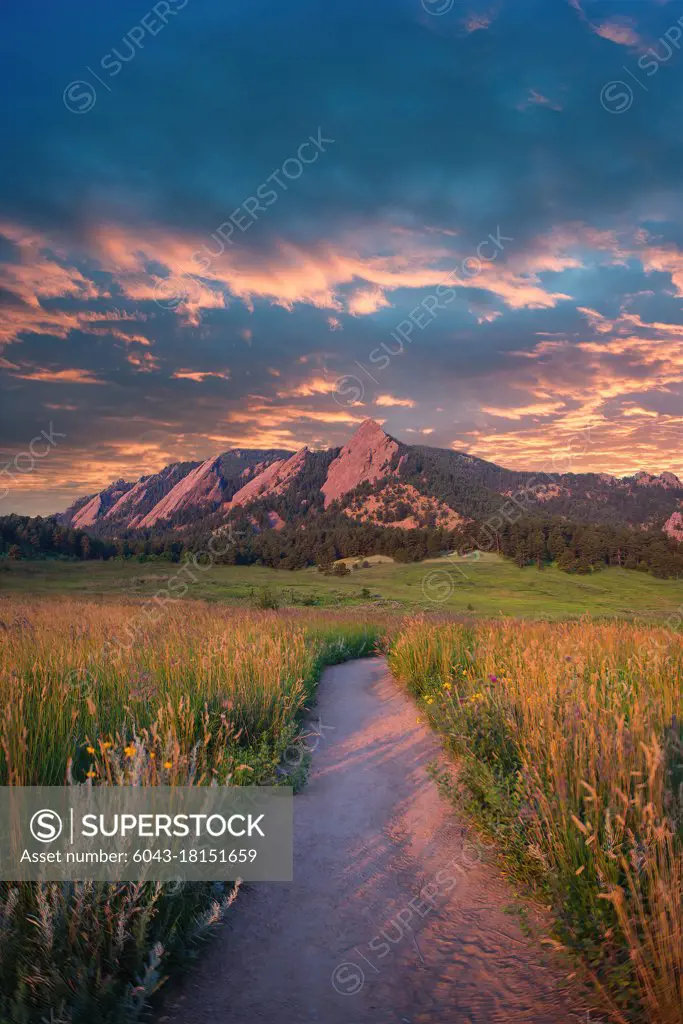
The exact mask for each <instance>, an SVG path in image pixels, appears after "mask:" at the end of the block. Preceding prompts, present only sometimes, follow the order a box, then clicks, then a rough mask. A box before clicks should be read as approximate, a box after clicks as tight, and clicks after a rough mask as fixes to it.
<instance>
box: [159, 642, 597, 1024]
mask: <svg viewBox="0 0 683 1024" xmlns="http://www.w3.org/2000/svg"><path fill="white" fill-rule="evenodd" d="M318 716H319V717H320V721H321V723H322V729H320V730H319V731H320V732H322V737H321V739H320V742H319V746H318V748H317V750H316V752H315V753H314V755H313V765H312V771H311V777H310V780H309V782H308V784H307V786H306V787H305V789H304V790H303V792H302V793H301V794H299V796H297V797H296V798H295V801H294V813H295V851H294V871H295V878H294V882H293V883H291V884H282V883H277V884H275V883H271V884H266V883H259V884H258V885H256V886H255V887H253V888H252V889H250V891H248V892H246V893H244V892H243V893H242V894H241V895H240V898H239V900H238V902H237V904H235V906H234V908H233V910H232V911H231V912H229V919H228V923H227V924H226V926H225V928H224V929H223V930H222V931H221V932H220V933H219V936H218V937H217V938H216V939H215V940H214V942H213V943H212V944H211V945H210V946H209V948H208V949H207V951H206V953H205V954H204V955H203V957H202V959H201V961H200V963H199V964H198V966H197V968H196V969H195V970H194V971H193V972H192V973H191V975H190V976H189V977H188V979H187V980H186V981H185V983H184V985H183V986H182V987H181V988H180V990H179V991H176V993H175V995H174V997H173V999H172V1000H171V1005H167V1006H166V1008H165V1009H164V1011H162V1015H161V1020H163V1021H169V1022H173V1024H181V1022H183V1024H188V1022H191V1024H314V1022H315V1024H369V1022H372V1024H494V1022H495V1024H564V1022H567V1024H569V1022H572V1021H597V1020H598V1019H599V1018H598V1017H597V1016H593V1017H591V1016H590V1013H589V1012H588V1011H587V1010H586V1006H587V1003H586V1001H585V996H578V997H577V996H576V994H575V992H574V994H572V993H571V992H570V990H569V989H568V988H567V983H566V982H565V980H564V975H565V974H566V971H564V972H563V970H562V968H561V967H560V966H558V963H557V961H554V960H552V961H551V955H550V954H549V953H547V952H546V951H545V950H546V947H540V946H539V945H538V944H536V943H535V942H534V941H532V940H531V939H529V938H527V937H526V936H525V934H524V933H523V930H522V929H521V928H520V924H519V917H518V915H515V914H512V915H511V914H510V913H509V912H508V913H506V912H505V908H506V907H508V908H509V907H510V905H511V904H512V903H513V900H514V896H513V894H512V892H511V890H510V888H509V887H508V886H507V884H506V883H505V881H504V880H503V879H501V877H500V874H499V873H498V872H497V871H496V870H495V869H494V868H493V867H492V866H490V865H489V864H487V863H486V862H485V860H484V861H483V862H482V860H481V848H480V847H479V846H478V845H477V844H476V843H473V842H471V841H470V840H468V839H467V834H466V829H465V828H464V827H462V825H461V823H459V822H458V821H457V820H456V819H455V817H454V814H453V810H452V808H451V807H450V806H449V805H448V803H447V802H446V801H444V800H443V799H442V797H441V796H440V795H439V793H438V790H437V788H436V785H435V784H434V782H433V781H432V780H431V778H430V776H429V775H428V773H427V771H426V770H425V766H426V765H427V764H428V763H429V762H430V761H433V760H434V759H435V758H436V757H438V756H439V755H440V746H439V742H438V740H437V738H436V737H435V736H434V734H433V733H432V732H431V731H430V730H429V728H428V727H427V726H426V725H425V724H424V723H423V722H422V721H421V720H420V719H419V717H418V713H417V711H416V708H415V705H414V704H413V703H412V701H411V700H410V699H409V698H408V697H407V696H406V695H405V694H403V693H402V692H401V691H400V690H399V689H398V687H397V686H396V684H395V683H394V681H393V680H392V678H391V676H390V675H389V673H388V671H387V668H386V664H385V663H384V662H383V661H382V660H379V659H370V658H367V659H364V660H362V661H354V662H351V663H347V664H346V665H340V666H337V667H335V668H331V669H328V670H327V671H326V672H325V674H324V676H323V679H322V681H321V684H320V688H319V691H318V704H317V707H316V714H315V718H316V720H317V718H318Z"/></svg>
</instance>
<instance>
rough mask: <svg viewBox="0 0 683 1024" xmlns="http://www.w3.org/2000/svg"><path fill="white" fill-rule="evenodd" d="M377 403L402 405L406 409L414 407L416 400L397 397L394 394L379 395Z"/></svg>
mask: <svg viewBox="0 0 683 1024" xmlns="http://www.w3.org/2000/svg"><path fill="white" fill-rule="evenodd" d="M375 405H386V406H392V405H396V406H402V407H403V408H405V409H414V408H415V402H414V401H413V399H412V398H396V397H395V396H394V395H377V398H376V399H375Z"/></svg>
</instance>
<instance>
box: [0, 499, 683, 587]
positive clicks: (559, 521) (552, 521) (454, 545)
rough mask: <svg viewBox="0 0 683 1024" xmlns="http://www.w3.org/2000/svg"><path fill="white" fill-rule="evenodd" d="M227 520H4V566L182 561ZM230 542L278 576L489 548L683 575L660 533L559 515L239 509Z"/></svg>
mask: <svg viewBox="0 0 683 1024" xmlns="http://www.w3.org/2000/svg"><path fill="white" fill-rule="evenodd" d="M219 525H221V526H224V525H225V520H224V519H219V518H218V517H217V519H216V522H215V523H212V522H210V521H208V522H207V521H206V520H204V521H201V522H200V523H198V524H197V525H195V526H192V525H188V526H187V527H185V528H183V529H182V530H174V531H171V530H168V529H166V530H164V529H163V528H159V529H157V530H149V531H145V532H135V531H128V532H127V533H124V534H123V535H122V536H120V537H116V538H102V537H98V536H94V535H92V534H90V533H88V532H87V531H85V530H78V529H73V528H71V527H67V526H64V525H62V524H60V523H59V521H58V520H57V519H56V518H55V517H52V516H49V517H41V516H36V517H29V516H19V515H9V516H2V517H0V560H9V561H16V560H20V559H40V558H43V559H44V558H66V559H76V560H92V559H100V560H109V559H112V558H116V559H137V560H138V561H141V562H145V561H150V560H151V561H156V560H164V561H171V562H178V561H180V559H181V558H182V557H183V555H184V554H185V552H191V551H195V552H196V551H203V550H206V548H207V544H208V541H209V539H210V537H211V532H212V530H213V529H216V528H218V526H219ZM230 525H231V530H232V534H231V536H232V543H230V544H228V545H225V544H223V545H222V548H224V549H225V550H224V553H223V554H222V555H221V556H220V558H219V559H218V561H219V562H220V563H222V564H226V565H252V564H258V565H265V566H269V567H271V568H275V569H303V568H305V567H306V566H309V565H316V564H317V565H318V566H320V567H321V568H323V570H326V569H327V568H329V566H331V565H333V564H334V563H335V562H336V561H338V560H339V559H340V558H353V557H361V558H362V557H365V556H367V555H376V554H382V555H388V556H389V557H390V558H393V559H394V560H395V561H397V562H419V561H422V560H423V559H425V558H431V557H435V556H437V555H439V554H441V553H442V552H447V551H461V552H465V551H469V550H473V549H475V548H483V549H485V550H491V551H495V552H497V553H498V554H500V555H503V556H504V557H506V558H510V559H512V560H513V561H514V562H515V563H516V564H517V565H518V566H520V567H524V566H531V565H535V566H537V567H538V568H539V569H542V568H543V567H544V566H547V565H551V564H554V565H556V566H557V568H559V569H561V570H563V571H565V572H576V573H590V572H595V571H597V570H599V569H602V568H606V567H607V566H620V567H621V568H623V569H634V570H639V571H641V572H650V573H652V574H653V575H654V576H658V577H678V578H681V577H683V545H682V544H679V543H677V542H676V541H675V540H673V539H672V538H669V537H667V536H666V535H665V534H664V533H663V532H662V531H661V530H659V529H652V530H643V529H640V528H633V527H622V526H614V525H611V524H608V523H575V522H571V521H568V520H567V519H564V518H562V517H559V516H557V517H553V516H545V517H535V516H526V517H523V518H521V519H519V520H517V521H516V522H514V523H505V524H504V525H503V526H502V527H501V528H500V529H499V531H498V532H497V533H495V534H491V533H489V532H487V531H486V529H485V527H484V526H482V524H479V523H476V522H472V523H468V524H466V525H461V526H460V527H458V528H457V529H451V530H449V529H445V528H443V527H425V528H420V529H414V530H407V529H400V528H397V527H387V526H378V525H375V524H372V523H362V522H358V521H356V520H353V519H351V518H349V517H348V516H346V515H344V514H343V513H341V512H339V511H337V510H336V509H333V510H332V511H328V512H323V513H320V514H319V515H316V516H313V517H311V518H310V519H307V520H306V522H305V524H302V523H301V521H298V522H293V523H289V524H287V525H285V526H284V527H283V528H282V529H280V530H274V529H268V528H267V526H268V523H267V519H266V518H265V517H260V516H256V517H255V516H253V515H252V514H251V512H246V511H244V510H238V512H237V514H236V515H235V516H234V517H233V519H232V521H231V523H230Z"/></svg>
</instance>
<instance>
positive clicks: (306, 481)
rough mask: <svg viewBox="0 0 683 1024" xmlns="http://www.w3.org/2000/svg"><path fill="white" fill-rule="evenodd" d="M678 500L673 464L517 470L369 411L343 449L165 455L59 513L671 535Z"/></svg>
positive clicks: (100, 529) (213, 524) (677, 521)
mask: <svg viewBox="0 0 683 1024" xmlns="http://www.w3.org/2000/svg"><path fill="white" fill-rule="evenodd" d="M681 508H683V483H681V481H680V480H679V479H678V477H676V476H675V475H674V474H673V473H662V474H660V475H659V476H652V475H651V474H649V473H646V472H644V471H640V472H638V473H636V474H634V475H633V476H629V477H623V478H622V479H618V478H616V477H613V476H610V475H609V474H607V473H562V474H552V475H551V476H546V475H544V474H542V473H536V474H535V473H533V472H526V473H525V472H521V471H519V470H510V469H505V468H504V467H502V466H497V465H495V464H494V463H492V462H487V461H486V460H484V459H479V458H476V457H475V456H473V455H468V454H466V453H465V452H458V451H453V450H451V449H448V448H430V447H428V446H425V445H407V444H404V443H403V442H401V441H398V440H396V439H395V438H393V437H391V436H390V435H389V434H386V433H385V432H384V430H383V429H382V427H381V426H380V425H379V423H377V422H376V421H374V420H370V419H368V420H365V421H364V422H363V423H362V424H361V425H360V427H358V429H357V430H356V432H355V433H354V434H353V435H352V437H351V438H350V439H349V440H348V442H347V443H346V444H345V445H344V446H343V447H342V448H330V449H327V450H312V449H309V448H307V447H304V448H301V449H300V450H299V451H297V452H290V451H283V450H279V449H267V450H264V449H245V448H234V449H230V450H229V451H227V452H223V453H222V454H221V455H216V456H213V457H212V458H210V459H207V460H206V461H205V462H201V463H197V462H178V463H173V464H172V465H170V466H166V467H165V468H164V469H162V470H161V471H160V472H159V473H155V474H152V475H151V476H144V477H140V479H139V480H137V481H136V482H134V483H128V482H126V481H124V480H117V481H116V482H115V483H113V484H111V485H110V486H109V487H106V488H104V490H102V491H100V492H99V493H97V494H94V495H88V496H87V497H85V498H81V499H79V500H78V501H77V502H75V503H74V504H73V505H72V506H71V508H69V509H67V511H66V512H64V513H63V514H62V515H61V516H60V517H59V519H60V521H61V522H62V523H63V524H65V525H69V526H73V527H76V528H78V527H80V528H85V529H88V530H90V531H92V532H93V533H97V534H101V535H103V536H116V535H120V534H122V533H124V532H126V531H130V530H133V531H140V530H145V531H149V530H152V531H159V530H166V529H169V528H170V529H179V530H181V529H183V528H187V527H190V526H192V527H194V526H196V525H197V523H198V522H203V521H204V520H206V523H207V527H208V528H211V529H215V528H217V527H218V526H220V525H221V524H222V523H223V522H226V521H229V520H230V519H234V518H239V517H240V516H242V517H244V516H246V517H247V520H248V521H249V522H251V523H252V524H253V525H254V526H255V527H256V528H257V529H266V530H267V529H268V528H269V527H275V528H276V529H279V528H281V527H282V526H284V525H285V524H291V523H297V522H301V524H302V525H303V524H305V522H306V521H310V520H311V518H312V517H314V516H321V515H323V514H324V513H326V512H329V513H330V514H331V515H339V514H341V515H343V516H346V517H348V518H350V519H355V520H357V521H359V522H365V523H371V524H376V525H382V526H401V527H403V528H406V529H414V528H417V527H425V526H443V527H445V528H448V529H452V528H453V527H455V526H457V525H459V524H462V523H465V522H468V521H472V520H475V521H478V522H482V521H484V522H485V521H487V520H490V522H491V523H492V524H493V525H492V529H496V528H497V527H496V526H495V524H496V522H497V521H498V520H501V522H502V521H503V520H506V521H508V522H511V521H514V520H515V519H518V518H519V517H520V516H521V515H523V514H524V513H527V514H528V513H535V514H539V513H541V514H543V515H552V516H560V517H564V518H566V519H571V520H573V521H577V522H587V523H589V522H590V523H603V524H609V525H612V526H640V527H643V528H656V529H662V528H665V529H666V532H667V533H668V534H669V535H670V536H677V534H678V533H680V532H681V529H682V527H683V518H682V517H681V513H680V509H681ZM501 517H502V519H501Z"/></svg>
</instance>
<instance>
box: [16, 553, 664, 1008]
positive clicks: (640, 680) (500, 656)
mask: <svg viewBox="0 0 683 1024" xmlns="http://www.w3.org/2000/svg"><path fill="white" fill-rule="evenodd" d="M434 565H438V563H434ZM501 566H502V567H503V569H504V570H505V571H506V572H514V573H520V572H521V570H518V569H515V567H514V566H511V565H510V564H509V563H503V562H500V561H498V560H496V559H494V558H490V559H488V560H483V561H482V562H481V563H478V564H477V565H475V566H472V567H468V572H472V575H473V576H474V574H475V573H476V572H480V573H483V574H484V576H480V577H478V579H479V580H480V581H481V580H482V579H483V578H485V574H486V573H487V572H490V573H492V574H494V576H493V578H496V576H495V574H500V571H501ZM74 568H77V569H80V568H81V567H79V566H76V567H74ZM421 568H422V576H424V567H421ZM107 569H108V567H107ZM417 569H418V567H397V566H395V565H394V564H393V563H384V562H383V563H376V564H374V565H372V566H371V567H370V568H369V569H367V570H358V571H357V572H353V571H352V572H351V573H350V574H349V576H345V577H340V578H334V579H333V578H327V577H323V576H321V575H320V574H314V573H310V574H308V575H306V584H305V586H306V587H307V588H312V587H319V588H320V592H321V593H324V592H326V593H328V594H337V595H338V594H340V593H341V594H343V593H344V587H346V586H347V585H348V586H349V587H353V588H354V589H355V590H356V591H357V590H358V582H356V577H363V576H364V575H365V574H367V577H366V578H372V580H373V586H377V582H376V581H377V580H379V579H381V578H382V574H385V576H384V579H385V581H386V585H387V586H389V583H390V581H391V580H392V579H393V580H395V579H396V578H397V573H398V572H401V573H406V574H410V573H411V572H416V571H417ZM99 571H100V572H103V571H104V569H103V568H101V569H100V570H99ZM139 571H140V570H139V569H138V572H139ZM226 571H231V572H232V573H238V572H242V573H254V572H258V571H259V570H256V569H250V570H247V569H242V570H237V569H232V570H226V569H222V568H219V567H214V568H213V569H212V571H211V573H208V574H207V580H208V579H209V578H211V577H212V576H213V575H214V574H215V573H220V572H226ZM260 571H261V572H263V573H265V572H267V570H260ZM439 571H441V570H439ZM373 574H374V575H373ZM302 575H303V574H302ZM608 577H609V574H608V573H605V574H603V576H602V577H601V582H602V581H604V580H605V579H606V578H608ZM251 578H253V577H251ZM475 578H477V577H476V576H475ZM543 578H544V581H545V579H546V577H545V576H544V577H543ZM628 578H629V579H636V580H638V581H639V582H640V583H641V584H642V585H648V583H649V581H648V579H647V577H643V576H640V575H639V574H631V576H629V577H628ZM81 579H82V577H81ZM90 579H91V580H93V579H94V577H90ZM403 579H404V585H405V586H406V588H409V587H410V584H411V583H415V584H418V585H419V577H418V579H416V580H414V581H413V580H411V579H410V577H409V576H408V577H407V578H406V577H404V578H403ZM566 579H567V577H563V580H564V581H566ZM118 582H119V585H125V586H129V585H130V580H129V579H122V578H121V577H118ZM111 583H112V578H109V580H108V583H107V585H109V586H111ZM158 584H159V581H158V579H156V580H154V581H151V585H153V586H157V587H158ZM96 585H97V586H98V587H102V590H104V589H105V588H104V586H103V578H102V576H100V577H99V578H98V579H97V581H96ZM204 585H205V586H206V585H207V584H204ZM224 585H225V584H224ZM230 585H231V586H233V587H235V586H244V587H245V592H244V596H243V600H244V601H245V602H247V601H251V600H252V598H253V595H252V596H251V597H250V596H248V594H247V592H246V583H244V582H239V583H237V582H236V581H235V578H234V577H233V578H232V581H231V583H230ZM302 585H303V584H302ZM545 585H546V586H547V587H548V588H550V585H551V584H550V583H549V582H548V583H546V584H545ZM657 586H658V587H659V588H662V590H663V591H665V590H666V587H673V584H670V583H659V584H658V585H657ZM327 587H329V588H336V589H330V590H329V591H326V590H325V588H327ZM480 588H481V582H480ZM259 594H263V590H260V591H259ZM334 599H335V600H336V599H337V598H334ZM504 599H505V598H504V595H503V596H501V595H499V600H501V601H502V600H504ZM566 600H567V598H566V597H565V601H566ZM679 603H680V602H679ZM437 607H438V606H437ZM558 607H559V597H558ZM150 610H153V611H154V614H150ZM378 641H381V644H382V646H383V647H384V648H385V649H386V650H387V651H388V656H389V661H390V665H391V668H392V670H393V672H394V673H395V675H396V677H397V678H398V679H399V680H401V681H403V682H404V683H405V684H406V685H407V686H408V687H409V688H410V689H411V690H412V691H413V692H414V693H415V695H416V697H417V699H418V700H419V702H420V703H421V705H422V706H423V708H424V710H425V712H426V713H427V715H428V716H429V718H430V719H431V721H432V723H433V725H434V726H435V727H436V728H437V729H438V730H440V732H441V733H442V734H443V735H444V737H445V739H446V741H447V744H448V746H449V747H450V749H451V750H452V751H453V753H454V754H455V755H457V758H458V763H459V770H458V793H457V794H454V795H457V796H458V798H459V799H461V800H464V801H465V804H466V808H467V810H468V811H469V812H470V813H472V814H474V815H475V816H476V817H477V818H478V820H479V821H480V822H481V825H482V827H483V828H485V829H487V830H488V831H489V832H490V833H491V834H493V835H494V836H495V837H496V839H497V840H498V841H499V843H500V844H501V845H502V847H503V849H504V851H505V853H506V855H507V857H508V859H509V861H510V863H511V865H512V866H513V868H514V870H515V871H516V872H517V873H518V874H519V875H520V876H521V877H523V878H524V879H526V880H528V881H529V882H530V883H531V884H532V885H533V887H534V888H535V890H536V891H537V892H539V893H540V894H541V895H542V896H543V898H544V899H545V900H546V902H548V903H550V904H551V905H552V906H553V908H554V910H555V914H556V917H557V921H558V923H559V928H560V930H561V937H562V940H563V941H564V942H565V943H566V944H567V945H569V946H571V947H572V948H574V949H575V950H576V951H577V952H578V953H579V954H580V955H581V956H582V958H583V959H584V961H585V962H587V963H588V965H589V966H590V969H591V971H592V973H593V975H594V978H595V980H596V982H597V983H598V985H599V987H600V988H601V989H602V991H603V995H604V999H605V1001H606V1002H607V1003H610V1002H611V1005H612V1011H613V1013H612V1019H613V1020H614V1021H616V1022H619V1024H624V1022H626V1021H628V1022H634V1024H635V1022H637V1024H641V1022H644V1021H647V1022H648V1024H681V1022H682V1020H683V1016H682V1008H683V911H682V901H683V727H682V724H681V707H680V705H681V678H682V676H683V639H682V638H681V636H680V634H679V635H677V634H675V633H673V632H671V631H670V630H666V629H663V628H659V627H656V626H652V625H646V624H642V623H640V624H639V623H630V622H625V621H621V622H620V621H616V620H613V621H611V622H609V623H602V622H590V621H589V620H588V619H587V618H584V619H583V620H581V621H580V622H566V621H565V622H556V623H551V622H540V621H536V622H520V621H511V620H502V621H501V620H491V621H485V620H483V619H482V620H477V619H475V618H474V616H473V615H472V614H471V613H465V614H462V615H461V616H460V618H459V619H458V620H457V621H456V620H455V619H453V618H450V619H449V618H447V617H445V616H444V615H438V614H432V615H430V616H424V615H421V616H419V617H418V618H412V619H404V618H403V617H402V616H400V615H396V614H393V615H392V614H391V613H388V612H384V611H382V610H381V609H378V608H377V607H371V606H369V605H368V603H367V602H365V603H364V604H363V605H362V606H361V607H359V608H357V609H355V608H353V607H347V608H343V609H341V610H335V609H316V608H313V607H308V608H305V609H300V608H284V607H281V608H280V609H279V610H277V611H263V612H260V611H256V610H254V609H253V608H250V607H242V608H236V607H226V606H223V605H220V604H216V603H202V602H199V601H193V602H188V601H180V600H175V601H171V602H168V603H166V604H163V605H162V606H158V605H155V604H150V603H149V602H144V601H140V600H137V601H134V600H128V601H124V600H121V599H120V598H119V599H118V600H116V601H111V600H107V599H102V600H99V601H93V600H92V599H89V600H73V599H69V598H65V597H52V598H40V597H39V598H35V597H33V598H32V599H31V600H30V602H27V601H26V600H24V599H22V598H21V597H20V596H17V597H5V598H0V784H2V785H40V784H42V785H61V784H63V783H65V782H68V783H74V784H79V783H85V782H89V783H91V784H94V785H100V784H115V785H116V784H130V783H135V784H140V785H156V784H160V783H165V784H178V785H179V784H193V785H206V784H209V783H212V782H216V783H218V784H232V785H243V784H269V783H271V784H272V783H277V782H281V781H287V782H289V783H293V784H294V785H295V786H298V785H299V784H300V783H301V782H302V781H303V776H304V774H305V769H306V755H305V746H304V745H303V742H302V733H301V729H302V715H303V712H304V710H305V709H306V708H307V707H308V706H310V704H311V700H312V698H313V695H314V690H315V684H316V681H317V678H318V676H319V673H320V670H321V668H322V667H323V666H324V665H325V664H330V663H333V662H336V661H341V660H343V659H346V658H350V657H356V656H359V655H361V654H364V653H368V652H369V651H370V650H371V649H372V648H373V646H374V645H375V644H376V643H377V642H378ZM283 764H284V767H285V770H286V774H283ZM234 896H235V889H234V887H232V886H230V885H228V884H224V885H221V884H216V883H187V884H181V885H178V884H175V885H171V886H169V885H161V884H158V885H157V884H151V883H147V884H139V885H138V884H133V883H119V884H105V883H64V884H61V883H60V884H46V885H44V886H42V887H41V886H37V885H28V884H27V885H17V884H12V883H0V1020H1V1021H3V1022H4V1021H8V1022H10V1021H11V1022H12V1024H15V1022H21V1024H43V1022H44V1021H48V1020H49V1021H51V1022H53V1024H86V1022H87V1024H90V1022H91V1021H92V1020H93V1019H98V1020H100V1021H102V1022H103V1024H130V1022H134V1021H137V1020H139V1019H141V1017H142V1016H143V1015H144V1012H145V1007H147V1006H148V1005H149V1002H150V1000H151V999H153V997H154V994H155V992H157V991H158V990H159V988H160V987H161V986H162V985H163V982H164V979H165V978H166V977H167V976H168V975H169V973H170V972H172V971H173V970H174V968H175V966H176V965H179V964H180V963H181V961H186V960H187V956H188V950H191V949H192V948H194V947H196V945H197V944H198V942H199V941H200V940H201V938H202V937H203V936H204V935H205V934H206V933H207V931H208V930H210V929H211V927H212V926H213V925H214V924H215V923H217V922H218V921H220V920H221V919H222V918H223V917H224V915H225V913H226V912H227V910H228V908H229V907H230V905H231V903H232V900H233V899H234Z"/></svg>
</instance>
